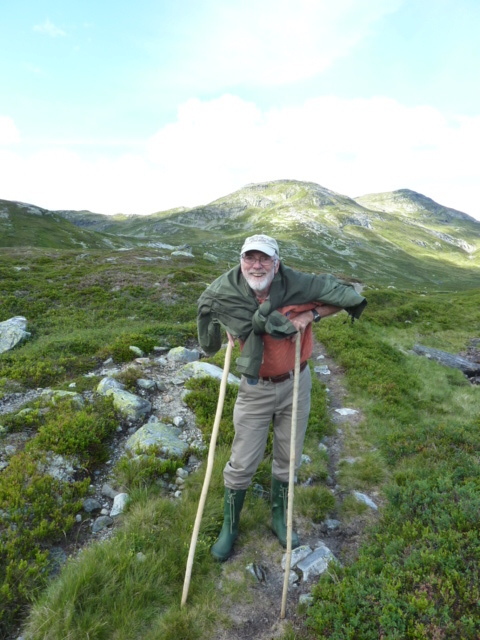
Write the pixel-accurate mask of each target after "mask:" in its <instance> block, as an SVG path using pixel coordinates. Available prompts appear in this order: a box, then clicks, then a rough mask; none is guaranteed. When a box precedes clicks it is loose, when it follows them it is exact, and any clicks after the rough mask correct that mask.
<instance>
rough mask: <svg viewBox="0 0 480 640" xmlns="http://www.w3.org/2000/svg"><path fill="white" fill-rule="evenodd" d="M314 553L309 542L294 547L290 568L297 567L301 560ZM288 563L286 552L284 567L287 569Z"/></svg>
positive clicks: (283, 561) (283, 558) (283, 560)
mask: <svg viewBox="0 0 480 640" xmlns="http://www.w3.org/2000/svg"><path fill="white" fill-rule="evenodd" d="M311 553H312V548H311V547H309V546H308V545H307V544H302V545H301V546H300V547H297V548H296V549H292V555H291V558H290V568H293V567H296V566H297V564H298V563H299V562H301V561H302V560H303V559H304V558H306V557H307V556H308V555H310V554H311ZM286 565H287V554H286V553H284V554H283V557H282V569H283V570H284V571H285V567H286Z"/></svg>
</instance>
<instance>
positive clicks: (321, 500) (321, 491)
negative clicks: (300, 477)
mask: <svg viewBox="0 0 480 640" xmlns="http://www.w3.org/2000/svg"><path fill="white" fill-rule="evenodd" d="M294 504H295V510H296V511H297V512H298V513H299V514H300V515H301V516H303V517H304V518H308V519H309V520H311V521H312V522H322V521H323V520H324V519H325V518H326V517H327V516H328V514H329V513H331V512H332V511H333V509H334V508H335V497H334V496H333V494H332V492H331V491H330V490H329V489H328V488H327V487H322V486H318V485H314V486H311V487H301V486H300V487H296V488H295V497H294Z"/></svg>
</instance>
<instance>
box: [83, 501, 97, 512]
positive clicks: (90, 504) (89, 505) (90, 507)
mask: <svg viewBox="0 0 480 640" xmlns="http://www.w3.org/2000/svg"><path fill="white" fill-rule="evenodd" d="M83 508H84V510H85V511H86V512H87V513H94V512H95V511H100V509H101V508H102V505H101V504H100V502H99V501H98V500H95V498H86V499H85V500H84V501H83Z"/></svg>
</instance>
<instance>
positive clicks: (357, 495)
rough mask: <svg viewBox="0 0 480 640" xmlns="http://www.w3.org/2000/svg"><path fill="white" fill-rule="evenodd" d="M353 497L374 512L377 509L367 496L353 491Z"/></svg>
mask: <svg viewBox="0 0 480 640" xmlns="http://www.w3.org/2000/svg"><path fill="white" fill-rule="evenodd" d="M353 495H354V496H355V498H356V499H357V500H358V501H359V502H363V503H364V504H366V505H367V506H368V507H370V508H371V509H374V510H375V511H376V510H377V509H378V507H377V505H376V504H375V502H374V501H373V500H372V499H371V498H369V497H368V496H367V495H365V494H364V493H360V491H354V492H353Z"/></svg>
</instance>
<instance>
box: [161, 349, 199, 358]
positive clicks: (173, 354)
mask: <svg viewBox="0 0 480 640" xmlns="http://www.w3.org/2000/svg"><path fill="white" fill-rule="evenodd" d="M167 358H168V360H170V362H194V361H195V360H200V351H197V350H196V349H186V348H185V347H174V348H173V349H170V351H169V352H168V354H167Z"/></svg>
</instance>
